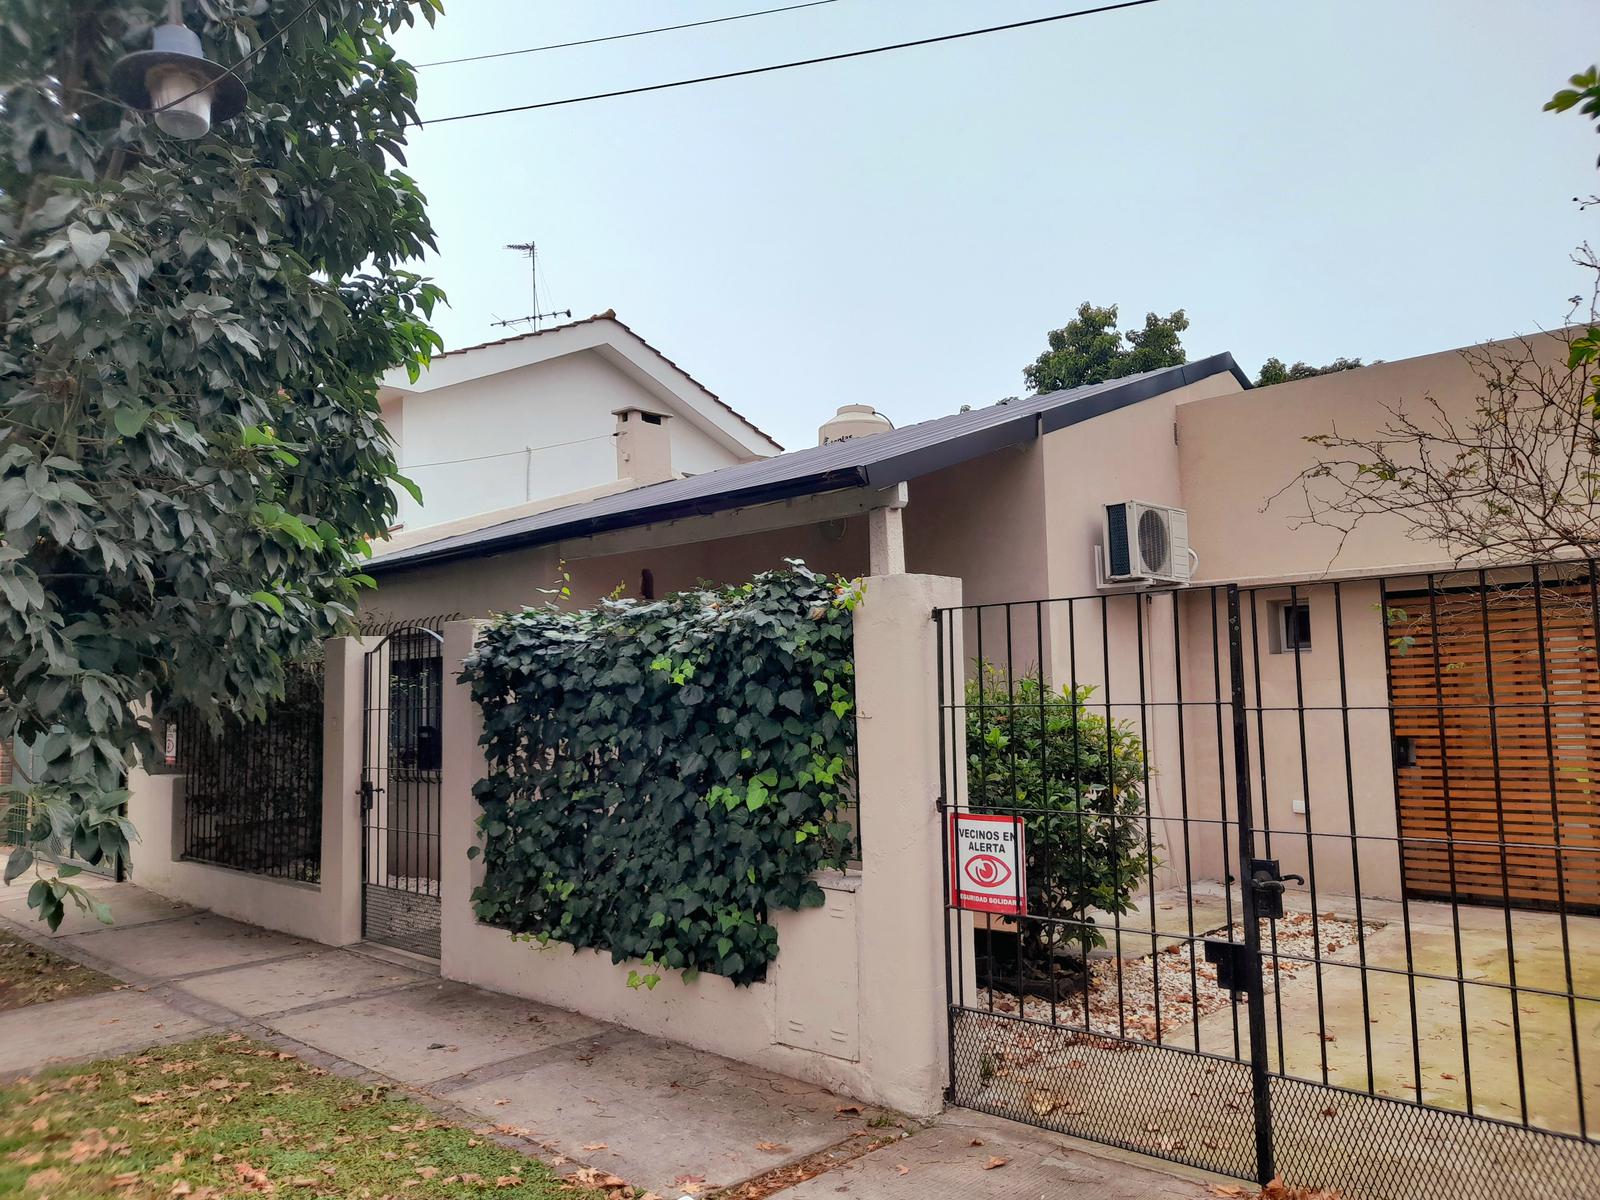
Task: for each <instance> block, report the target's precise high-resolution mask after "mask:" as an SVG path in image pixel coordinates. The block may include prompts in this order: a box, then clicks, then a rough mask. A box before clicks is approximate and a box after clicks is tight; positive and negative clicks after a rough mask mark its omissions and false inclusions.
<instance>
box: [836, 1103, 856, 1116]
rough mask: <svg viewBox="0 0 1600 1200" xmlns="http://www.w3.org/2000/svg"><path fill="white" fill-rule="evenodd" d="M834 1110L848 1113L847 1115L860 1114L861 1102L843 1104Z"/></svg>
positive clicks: (844, 1113) (843, 1113)
mask: <svg viewBox="0 0 1600 1200" xmlns="http://www.w3.org/2000/svg"><path fill="white" fill-rule="evenodd" d="M833 1111H834V1112H836V1113H840V1114H842V1115H846V1116H848V1115H851V1114H859V1113H860V1112H861V1105H859V1104H841V1105H839V1107H838V1108H836V1109H834V1110H833Z"/></svg>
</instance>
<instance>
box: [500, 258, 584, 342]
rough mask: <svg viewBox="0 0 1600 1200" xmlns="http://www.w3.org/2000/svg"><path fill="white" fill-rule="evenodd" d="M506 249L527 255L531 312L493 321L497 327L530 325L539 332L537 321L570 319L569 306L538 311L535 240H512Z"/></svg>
mask: <svg viewBox="0 0 1600 1200" xmlns="http://www.w3.org/2000/svg"><path fill="white" fill-rule="evenodd" d="M506 249H507V250H516V251H518V252H519V253H521V254H523V255H524V256H526V257H527V260H528V275H529V283H530V285H531V288H532V291H533V312H531V313H529V314H528V315H527V316H525V317H511V318H509V319H507V320H504V321H495V322H493V324H494V325H495V326H496V327H498V328H504V327H506V326H508V325H532V326H533V331H534V332H535V333H538V332H539V322H540V321H546V320H549V319H550V318H551V317H565V318H567V320H569V321H570V320H572V310H571V309H570V308H557V309H552V310H551V311H549V312H540V311H539V247H538V244H537V243H535V242H513V243H511V244H510V245H509V246H507V247H506Z"/></svg>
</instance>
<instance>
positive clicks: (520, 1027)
mask: <svg viewBox="0 0 1600 1200" xmlns="http://www.w3.org/2000/svg"><path fill="white" fill-rule="evenodd" d="M267 1024H269V1025H270V1026H271V1027H272V1028H274V1029H276V1030H278V1031H279V1032H280V1033H283V1034H286V1035H288V1036H289V1037H292V1038H295V1039H296V1040H298V1041H302V1042H305V1043H306V1044H307V1045H310V1046H315V1047H316V1048H317V1049H319V1050H325V1051H327V1052H328V1053H330V1054H337V1055H338V1056H339V1057H340V1058H344V1059H348V1060H349V1061H351V1062H355V1063H360V1064H361V1065H362V1066H364V1067H367V1068H369V1069H371V1070H374V1071H378V1072H380V1073H381V1074H384V1075H388V1076H389V1077H390V1078H392V1079H398V1080H401V1081H402V1082H404V1083H413V1084H426V1083H432V1082H433V1081H435V1080H439V1079H445V1078H447V1077H449V1076H452V1075H459V1074H462V1073H463V1072H467V1071H475V1070H478V1069H480V1068H483V1067H486V1066H489V1065H490V1064H492V1063H502V1062H505V1061H506V1060H507V1059H512V1058H516V1057H518V1056H519V1055H524V1054H531V1053H533V1052H535V1051H538V1050H546V1049H549V1048H550V1047H551V1046H556V1045H560V1044H561V1043H563V1042H571V1041H574V1040H576V1039H578V1038H585V1037H593V1036H596V1035H598V1034H600V1033H601V1032H603V1031H605V1030H606V1029H607V1028H608V1026H605V1025H603V1024H601V1023H600V1022H599V1021H591V1020H589V1018H587V1017H580V1016H578V1015H577V1014H576V1013H569V1012H562V1011H561V1010H560V1009H554V1008H546V1007H544V1006H543V1005H540V1004H534V1003H532V1002H530V1001H527V1000H519V999H516V998H515V997H512V996H501V995H496V994H494V993H492V992H481V991H478V990H477V989H475V988H470V987H466V986H464V985H462V984H458V983H435V984H432V985H428V986H423V987H419V988H412V989H409V990H407V991H403V992H394V993H391V994H389V995H386V996H373V997H369V998H367V999H364V1000H352V1001H349V1002H347V1003H344V1004H334V1005H330V1006H329V1007H327V1008H319V1009H317V1010H316V1011H315V1012H307V1013H299V1014H295V1015H290V1016H285V1017H275V1018H270V1019H269V1020H268V1021H267ZM433 1046H438V1047H440V1048H439V1049H430V1047H433Z"/></svg>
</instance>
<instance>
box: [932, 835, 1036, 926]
mask: <svg viewBox="0 0 1600 1200" xmlns="http://www.w3.org/2000/svg"><path fill="white" fill-rule="evenodd" d="M1023 828H1024V827H1023V821H1022V818H1021V817H999V816H991V815H989V814H987V813H968V812H962V813H951V814H950V904H951V906H952V907H954V908H965V909H968V910H969V911H972V912H989V913H1005V914H1007V915H1010V916H1021V915H1022V914H1023V913H1026V912H1027V911H1028V879H1027V866H1026V859H1025V857H1024V855H1023Z"/></svg>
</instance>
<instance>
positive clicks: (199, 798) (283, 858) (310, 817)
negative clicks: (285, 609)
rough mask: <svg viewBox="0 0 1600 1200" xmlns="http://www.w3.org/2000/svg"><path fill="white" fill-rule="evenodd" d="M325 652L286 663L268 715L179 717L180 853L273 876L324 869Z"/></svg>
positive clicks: (309, 878)
mask: <svg viewBox="0 0 1600 1200" xmlns="http://www.w3.org/2000/svg"><path fill="white" fill-rule="evenodd" d="M322 710H323V668H322V663H321V662H320V661H318V662H314V663H304V664H295V665H293V666H291V667H290V669H289V671H288V673H287V678H286V685H285V689H284V695H283V698H282V699H281V700H277V701H274V702H273V703H272V704H270V705H269V706H268V709H267V714H266V719H265V720H262V721H241V720H237V719H232V718H228V719H225V720H224V721H223V723H222V724H221V726H220V727H213V726H212V725H211V724H210V723H208V722H207V721H206V720H205V719H204V718H203V717H201V716H200V715H199V714H197V713H196V712H194V711H193V710H192V709H184V710H181V711H179V712H178V713H177V714H176V715H175V717H174V718H173V721H174V723H175V724H176V727H177V756H176V762H175V763H174V764H173V765H174V766H175V767H176V769H177V770H179V771H181V772H182V773H183V774H184V776H185V779H184V785H183V818H182V830H181V839H182V840H181V854H182V857H183V858H185V859H189V860H191V861H194V862H204V863H211V864H212V865H214V866H220V867H232V868H233V869H235V870H239V871H249V872H251V873H253V874H257V875H268V876H271V877H273V878H276V879H292V880H297V881H299V882H302V883H317V882H319V881H320V880H321V877H322Z"/></svg>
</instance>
